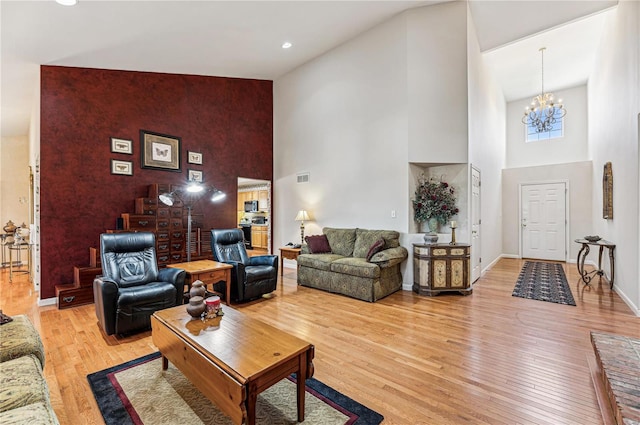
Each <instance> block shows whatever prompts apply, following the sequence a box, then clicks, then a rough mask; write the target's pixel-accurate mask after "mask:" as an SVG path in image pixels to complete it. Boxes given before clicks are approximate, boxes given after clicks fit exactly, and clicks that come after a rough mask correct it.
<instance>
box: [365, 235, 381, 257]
mask: <svg viewBox="0 0 640 425" xmlns="http://www.w3.org/2000/svg"><path fill="white" fill-rule="evenodd" d="M383 249H384V239H382V238H380V239H378V240H377V241H375V242H374V243H373V245H371V246H370V247H369V251H368V252H367V261H371V257H373V256H374V255H376V254H377V253H378V252H380V251H382V250H383Z"/></svg>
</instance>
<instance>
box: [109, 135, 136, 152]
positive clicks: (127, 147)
mask: <svg viewBox="0 0 640 425" xmlns="http://www.w3.org/2000/svg"><path fill="white" fill-rule="evenodd" d="M111 152H113V153H126V154H127V155H133V140H126V139H117V138H115V137H112V138H111Z"/></svg>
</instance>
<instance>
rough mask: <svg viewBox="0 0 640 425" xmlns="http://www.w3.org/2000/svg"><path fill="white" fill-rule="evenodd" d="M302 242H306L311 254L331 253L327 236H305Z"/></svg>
mask: <svg viewBox="0 0 640 425" xmlns="http://www.w3.org/2000/svg"><path fill="white" fill-rule="evenodd" d="M304 240H305V241H306V242H307V246H308V247H309V252H310V253H311V254H326V253H331V246H330V245H329V240H328V239H327V235H312V236H305V238H304Z"/></svg>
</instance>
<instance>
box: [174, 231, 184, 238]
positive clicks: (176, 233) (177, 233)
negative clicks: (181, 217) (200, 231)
mask: <svg viewBox="0 0 640 425" xmlns="http://www.w3.org/2000/svg"><path fill="white" fill-rule="evenodd" d="M183 237H184V231H182V230H172V231H171V239H172V240H175V239H180V240H182V238H183Z"/></svg>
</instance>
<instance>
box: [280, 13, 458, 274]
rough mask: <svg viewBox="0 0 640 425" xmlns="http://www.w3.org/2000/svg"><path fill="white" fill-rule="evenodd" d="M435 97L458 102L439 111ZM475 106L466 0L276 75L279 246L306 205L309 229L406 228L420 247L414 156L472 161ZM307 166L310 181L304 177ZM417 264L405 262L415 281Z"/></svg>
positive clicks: (406, 16)
mask: <svg viewBox="0 0 640 425" xmlns="http://www.w3.org/2000/svg"><path fill="white" fill-rule="evenodd" d="M460 23H461V24H460ZM409 27H410V28H409ZM451 28H461V30H462V33H461V34H453V35H452V34H451V31H450V29H451ZM430 34H433V35H432V36H430ZM429 37H433V38H437V39H438V40H437V47H438V48H437V49H435V45H434V46H431V47H429V46H428V44H429V43H431V42H429V43H427V42H426V41H425V40H423V38H429ZM460 50H462V52H461V53H460ZM442 61H444V62H442ZM438 63H442V64H444V65H446V67H447V69H441V68H439V67H438V66H437V64H438ZM430 64H431V65H430ZM460 67H462V71H461V70H460V69H459V68H460ZM461 75H465V77H464V78H461ZM436 88H437V93H439V95H438V96H436V97H434V96H433V94H434V93H432V92H431V91H432V90H436ZM459 92H460V94H458V95H456V93H459ZM409 93H411V95H409ZM445 93H446V94H448V96H444V94H445ZM442 96H444V97H445V98H441V97H442ZM433 101H437V102H444V103H445V104H447V105H448V106H447V107H446V108H443V110H442V111H440V110H439V109H438V108H435V110H431V109H430V108H432V102H433ZM466 105H467V90H466V6H464V5H462V6H461V4H460V3H459V2H454V3H446V4H441V5H436V6H430V7H425V8H421V9H411V10H409V11H407V12H405V13H403V14H401V15H398V16H396V17H394V18H392V19H391V20H389V21H387V22H384V23H382V24H380V25H378V26H376V27H374V28H373V29H371V30H369V31H367V32H365V33H363V34H361V35H360V36H358V37H356V38H354V39H352V40H350V41H348V42H346V43H345V44H343V45H341V46H339V47H337V48H336V49H333V50H331V51H329V52H327V53H326V54H324V55H323V56H321V57H319V58H316V59H314V60H312V61H311V62H308V63H307V64H305V65H303V66H301V67H299V68H297V69H295V70H294V71H292V72H290V73H288V74H287V75H285V76H283V77H281V78H279V79H277V80H276V81H274V184H275V189H274V190H275V193H276V196H274V198H275V199H276V201H275V202H276V203H275V206H274V210H275V211H280V213H278V214H277V215H276V216H275V217H274V220H275V223H274V243H275V246H281V245H282V244H283V243H286V242H287V241H290V240H296V239H297V237H296V236H297V235H298V232H299V227H298V223H297V222H295V221H294V220H293V217H294V215H295V212H296V211H298V210H300V209H306V210H308V211H311V212H312V214H313V215H314V221H312V222H309V223H308V224H306V229H305V230H306V231H305V234H307V235H310V234H318V233H320V232H321V229H322V227H325V226H331V227H363V228H372V229H390V230H397V231H399V232H401V243H402V244H403V245H404V246H405V247H407V249H409V251H411V248H412V247H411V242H412V241H413V236H410V235H409V234H408V233H407V232H408V231H409V222H410V220H412V219H413V214H412V212H411V209H410V205H411V202H410V198H411V196H412V194H413V193H412V192H410V189H409V188H410V183H409V176H410V172H409V162H438V161H439V160H440V159H442V158H440V156H439V154H438V152H449V153H448V154H447V155H446V157H447V158H449V159H451V158H454V159H455V160H456V161H455V162H464V161H466V140H467V136H466V134H465V135H464V141H462V139H461V137H460V134H459V132H460V131H462V132H464V133H466V126H467V116H466V114H467V106H466ZM451 111H453V112H451ZM427 112H428V113H427ZM425 114H426V115H425ZM419 121H420V123H419ZM445 121H446V122H448V128H447V129H445V130H444V131H443V132H442V133H441V134H440V135H438V137H435V138H434V137H430V134H432V133H434V134H437V128H438V127H440V124H441V123H442V122H445ZM425 122H426V125H425ZM410 123H411V125H410ZM460 129H462V130H460ZM410 131H411V134H412V136H411V142H410V141H409V139H410V137H409V132H410ZM450 143H451V146H450V147H451V149H450V150H449V147H448V146H449V144H450ZM410 145H411V147H410ZM413 155H415V156H419V158H413ZM301 172H310V181H309V183H302V184H298V183H296V174H297V173H301ZM287 211H290V212H291V213H290V214H289V215H287V213H286V212H287ZM392 211H393V212H395V218H392ZM416 242H419V240H416ZM411 268H412V267H411V261H410V260H409V261H407V262H405V263H404V264H403V279H404V282H405V287H406V286H410V283H411V282H412V279H413V276H412V273H411Z"/></svg>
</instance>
